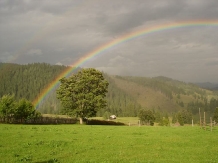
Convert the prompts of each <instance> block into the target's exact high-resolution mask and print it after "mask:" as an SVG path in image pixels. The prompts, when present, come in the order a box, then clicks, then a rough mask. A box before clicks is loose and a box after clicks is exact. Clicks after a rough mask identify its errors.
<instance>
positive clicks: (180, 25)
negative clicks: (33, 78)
mask: <svg viewBox="0 0 218 163" xmlns="http://www.w3.org/2000/svg"><path fill="white" fill-rule="evenodd" d="M198 26H203V27H204V26H205V27H207V26H215V27H217V26H218V20H194V21H193V20H191V21H182V22H173V23H167V24H161V25H156V26H152V27H149V28H144V29H140V30H137V31H133V32H130V33H127V34H125V35H122V36H120V37H118V38H117V39H114V40H112V41H109V42H107V43H105V44H103V45H101V46H99V47H97V48H96V49H94V50H92V51H91V52H89V53H87V54H85V55H84V56H83V57H81V58H80V59H79V60H78V61H76V62H75V63H73V64H72V65H71V66H69V68H67V69H66V70H65V71H64V72H62V73H61V74H60V75H59V76H57V77H56V78H55V79H54V80H53V81H52V82H51V83H50V84H48V85H47V86H46V87H45V89H44V90H43V91H42V92H41V93H40V94H39V95H38V97H37V98H36V99H35V100H34V101H33V104H34V106H35V107H36V108H38V106H39V105H40V103H41V102H42V101H43V99H45V97H46V96H47V95H48V94H49V93H50V92H51V90H53V89H54V88H55V87H57V85H58V83H59V80H60V79H61V78H63V77H66V76H69V75H70V74H71V73H72V72H73V71H74V70H75V69H76V68H77V67H78V66H80V65H81V64H83V63H85V62H86V61H88V60H89V59H91V58H92V57H94V56H97V55H100V54H102V53H103V52H104V51H106V50H109V49H110V48H111V47H114V46H117V45H119V44H122V43H123V42H126V41H129V40H132V39H135V38H137V37H139V36H145V35H147V34H151V33H155V32H159V31H166V30H171V29H177V28H184V27H198Z"/></svg>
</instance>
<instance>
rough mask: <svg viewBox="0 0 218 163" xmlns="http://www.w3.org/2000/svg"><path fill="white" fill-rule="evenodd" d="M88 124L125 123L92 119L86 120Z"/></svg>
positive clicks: (121, 124) (116, 124)
mask: <svg viewBox="0 0 218 163" xmlns="http://www.w3.org/2000/svg"><path fill="white" fill-rule="evenodd" d="M86 124H87V125H113V126H124V125H125V124H124V123H121V122H114V121H105V120H97V119H90V120H88V121H87V122H86Z"/></svg>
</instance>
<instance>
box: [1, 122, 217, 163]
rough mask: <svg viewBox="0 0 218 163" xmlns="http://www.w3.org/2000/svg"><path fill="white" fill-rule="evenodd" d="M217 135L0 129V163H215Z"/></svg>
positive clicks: (182, 130)
mask: <svg viewBox="0 0 218 163" xmlns="http://www.w3.org/2000/svg"><path fill="white" fill-rule="evenodd" d="M217 137H218V129H217V127H214V128H213V131H212V132H211V131H210V129H209V127H208V128H207V130H203V129H200V128H199V127H198V126H195V127H191V126H184V127H159V126H154V127H148V126H140V127H139V126H88V125H10V124H0V162H6V163H7V162H8V163H13V162H35V163H37V162H38V163H46V162H49V163H53V162H61V163H62V162H66V163H68V162H78V163H81V162H86V163H89V162H90V163H92V162H105V163H106V162H108V163H109V162H112V163H113V162H115V163H116V162H117V163H120V162H125V163H126V162H133V163H144V162H145V163H146V162H150V163H151V162H154V163H156V162H160V163H163V162H180V163H181V162H184V163H187V162H190V163H193V162H196V163H199V162H214V163H215V162H218V155H217V153H218V145H217V140H218V139H217Z"/></svg>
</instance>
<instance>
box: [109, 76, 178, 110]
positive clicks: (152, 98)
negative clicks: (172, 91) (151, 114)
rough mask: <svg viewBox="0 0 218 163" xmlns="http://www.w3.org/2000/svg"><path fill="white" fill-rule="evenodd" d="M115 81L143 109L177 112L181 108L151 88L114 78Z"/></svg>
mask: <svg viewBox="0 0 218 163" xmlns="http://www.w3.org/2000/svg"><path fill="white" fill-rule="evenodd" d="M113 80H114V81H115V83H116V84H117V86H118V87H119V88H121V89H122V90H124V91H125V92H126V93H127V94H130V95H131V96H132V97H133V98H135V99H137V102H138V103H139V104H141V106H142V107H146V108H149V109H152V108H155V109H157V108H158V107H160V108H161V109H162V110H168V111H172V110H177V109H180V108H181V107H180V106H178V105H177V104H176V103H175V102H174V101H173V100H170V99H168V98H167V97H166V96H165V95H163V94H162V93H160V92H159V91H155V90H153V89H151V88H149V87H144V86H141V85H139V84H136V83H134V82H130V81H126V80H122V79H118V78H115V77H113Z"/></svg>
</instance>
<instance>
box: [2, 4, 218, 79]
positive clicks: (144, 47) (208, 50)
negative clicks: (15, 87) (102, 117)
mask: <svg viewBox="0 0 218 163" xmlns="http://www.w3.org/2000/svg"><path fill="white" fill-rule="evenodd" d="M195 20H205V21H206V20H214V21H217V22H218V1H217V0H155V1H154V0H134V1H133V0H73V1H72V0H61V1H60V0H1V1H0V62H10V63H18V64H28V63H35V62H37V63H38V62H40V63H41V62H46V63H49V64H63V65H73V64H74V63H76V62H77V61H78V60H79V59H80V58H82V57H84V56H85V55H86V54H88V53H89V52H91V51H93V50H94V49H96V48H98V47H101V46H102V45H104V44H107V43H108V42H111V41H113V40H114V39H117V38H119V37H121V36H123V35H126V34H128V33H130V32H134V31H138V30H142V29H146V28H151V27H155V26H160V25H163V24H169V23H176V22H181V21H195ZM217 31H218V26H210V25H208V26H194V27H183V28H176V29H170V30H163V31H159V32H154V33H151V34H148V35H143V36H139V37H136V38H134V39H131V40H129V41H124V42H122V43H120V44H118V45H115V46H112V47H111V48H108V49H106V50H105V51H103V52H102V53H100V54H99V55H96V56H95V57H92V58H91V59H89V60H87V61H86V62H85V63H83V64H81V65H80V66H81V67H84V68H86V67H94V68H96V69H99V70H101V71H104V72H106V73H109V74H112V75H125V76H145V77H155V76H166V77H170V78H173V79H177V80H180V81H185V82H212V83H218V75H217V74H218V32H217Z"/></svg>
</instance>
